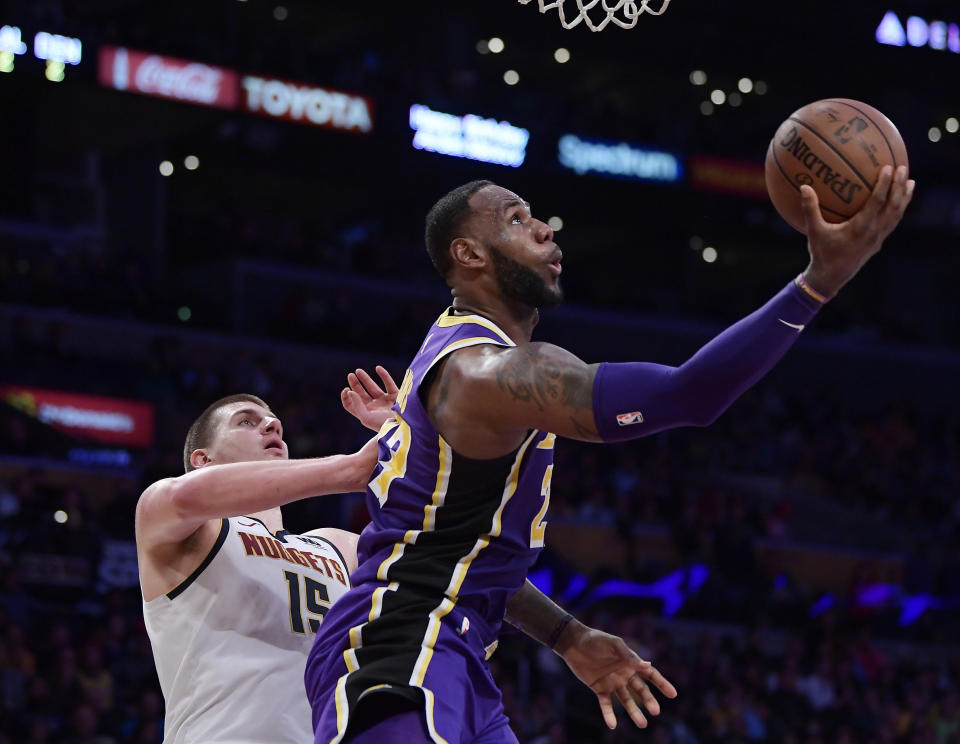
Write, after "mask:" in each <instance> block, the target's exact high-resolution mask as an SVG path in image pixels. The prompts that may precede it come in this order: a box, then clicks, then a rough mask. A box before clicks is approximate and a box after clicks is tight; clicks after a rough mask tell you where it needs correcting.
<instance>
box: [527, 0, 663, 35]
mask: <svg viewBox="0 0 960 744" xmlns="http://www.w3.org/2000/svg"><path fill="white" fill-rule="evenodd" d="M532 1H533V0H519V2H520V4H521V5H528V4H529V3H531V2H532ZM537 1H538V2H539V4H540V12H541V13H546V12H547V11H548V10H551V9H553V8H556V9H557V12H558V13H559V14H560V23H562V24H563V27H564V28H573V27H574V26H576V25H577V24H578V23H580V21H584V22H585V23H586V24H587V26H588V27H589V28H590V30H591V31H603V29H604V28H606V27H607V24H608V23H610V22H611V21H612V22H613V23H615V24H617V25H618V26H619V27H620V28H633V27H634V26H636V25H637V19H638V18H640V16H641V15H643V14H644V13H649V14H650V15H660V14H661V13H663V11H665V10H666V9H667V6H668V5H669V4H670V0H659V2H660V9H659V10H654V9H653V8H651V7H650V3H651V2H652V1H653V0H639V2H637V0H553V2H547V0H537ZM564 3H569V5H570V6H573V4H574V3H576V5H577V9H576V10H569V11H568V9H567V8H565V7H564ZM597 6H599V8H598V7H597ZM594 8H597V12H596V16H597V17H598V18H599V20H598V21H595V20H594V19H593V18H592V17H591V16H590V11H591V10H593V9H594ZM621 11H622V13H621ZM568 12H569V13H570V16H571V17H570V18H567V13H568ZM604 13H606V17H604V16H603V14H604Z"/></svg>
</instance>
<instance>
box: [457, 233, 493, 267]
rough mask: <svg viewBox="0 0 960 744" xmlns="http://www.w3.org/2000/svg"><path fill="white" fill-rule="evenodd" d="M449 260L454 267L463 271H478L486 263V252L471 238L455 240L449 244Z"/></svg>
mask: <svg viewBox="0 0 960 744" xmlns="http://www.w3.org/2000/svg"><path fill="white" fill-rule="evenodd" d="M450 258H451V259H453V265H454V266H462V267H463V268H465V269H479V268H480V267H482V266H483V265H484V264H485V263H486V262H487V254H486V251H484V249H483V246H482V245H480V243H479V242H478V241H476V240H474V239H473V238H455V239H454V241H453V242H452V243H450Z"/></svg>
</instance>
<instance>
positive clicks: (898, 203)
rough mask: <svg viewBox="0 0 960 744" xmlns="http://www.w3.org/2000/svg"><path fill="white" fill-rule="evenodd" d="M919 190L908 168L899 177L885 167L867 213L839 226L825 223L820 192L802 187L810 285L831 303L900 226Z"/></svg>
mask: <svg viewBox="0 0 960 744" xmlns="http://www.w3.org/2000/svg"><path fill="white" fill-rule="evenodd" d="M915 186H916V183H915V182H914V181H913V179H907V166H905V165H901V166H899V167H898V168H897V170H896V172H894V170H893V167H892V166H889V165H885V166H884V167H883V168H882V169H881V170H880V175H879V177H878V178H877V184H876V186H874V189H873V193H872V194H871V195H870V198H869V199H867V202H866V204H864V206H863V208H862V209H861V210H860V211H859V212H857V213H856V214H855V215H854V216H853V217H851V218H850V219H849V220H847V221H846V222H839V223H836V224H833V223H829V222H827V221H826V220H824V219H823V215H822V214H821V213H820V202H819V200H818V199H817V192H816V191H814V190H813V188H811V187H810V186H801V187H800V199H801V203H802V205H803V211H804V216H805V217H806V222H807V237H808V242H807V247H808V249H809V251H810V265H809V266H808V267H807V270H806V271H805V272H804V279H806V281H807V283H808V284H809V285H810V286H811V287H813V288H814V289H815V290H817V291H818V292H820V293H821V294H823V295H825V296H826V297H828V298H829V297H833V296H834V295H835V294H836V293H837V292H839V291H840V288H841V287H843V285H844V284H846V283H847V282H849V281H850V280H851V279H852V278H853V277H854V276H855V275H856V273H857V272H858V271H859V270H860V268H861V267H862V266H863V265H864V264H865V263H866V262H867V261H868V260H869V259H870V257H871V256H873V255H874V254H875V253H877V252H878V251H879V250H880V247H881V246H882V245H883V241H884V240H885V239H886V237H887V236H888V235H889V234H890V233H891V232H893V229H894V228H895V227H896V226H897V224H899V222H900V220H901V219H902V218H903V213H904V210H906V208H907V205H908V204H909V203H910V200H911V199H912V198H913V189H914V187H915Z"/></svg>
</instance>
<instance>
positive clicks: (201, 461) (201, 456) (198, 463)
mask: <svg viewBox="0 0 960 744" xmlns="http://www.w3.org/2000/svg"><path fill="white" fill-rule="evenodd" d="M211 462H213V460H212V459H211V458H210V455H209V453H208V452H207V451H206V450H204V449H195V450H194V451H193V454H191V455H190V464H191V465H193V467H194V468H202V467H204V466H206V465H209V464H210V463H211Z"/></svg>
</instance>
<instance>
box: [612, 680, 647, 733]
mask: <svg viewBox="0 0 960 744" xmlns="http://www.w3.org/2000/svg"><path fill="white" fill-rule="evenodd" d="M617 697H618V698H619V700H620V702H621V703H622V704H623V709H624V710H625V711H627V715H628V716H630V720H631V721H633V722H634V723H635V724H636V725H637V728H646V727H647V718H646V716H644V715H643V711H642V710H640V706H638V705H637V701H636V700H634V699H633V695H631V694H630V690H629V689H627V688H626V687H620V688H618V689H617Z"/></svg>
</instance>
